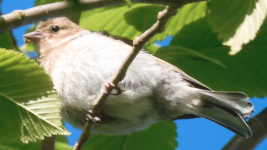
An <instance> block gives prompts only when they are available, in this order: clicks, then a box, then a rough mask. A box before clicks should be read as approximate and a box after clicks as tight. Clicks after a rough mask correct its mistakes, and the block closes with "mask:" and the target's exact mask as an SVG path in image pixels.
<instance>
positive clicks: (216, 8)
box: [207, 0, 267, 55]
mask: <svg viewBox="0 0 267 150" xmlns="http://www.w3.org/2000/svg"><path fill="white" fill-rule="evenodd" d="M207 12H208V13H207V18H208V22H209V23H210V24H211V26H212V28H213V30H214V31H215V32H218V33H219V39H222V40H223V44H224V45H227V46H230V47H231V51H230V53H229V54H231V55H233V54H236V53H237V52H239V51H240V50H241V49H242V45H243V44H247V43H248V42H250V40H253V39H254V38H255V37H256V34H257V32H258V31H259V29H260V27H261V25H262V23H263V21H264V20H265V17H266V15H267V0H223V1H222V0H210V1H209V2H208V11H207Z"/></svg>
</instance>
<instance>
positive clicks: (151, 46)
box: [143, 44, 160, 54]
mask: <svg viewBox="0 0 267 150" xmlns="http://www.w3.org/2000/svg"><path fill="white" fill-rule="evenodd" d="M143 48H144V50H145V51H147V52H149V53H152V54H155V53H156V52H157V51H158V49H159V48H160V45H158V44H146V45H145V46H144V47H143Z"/></svg>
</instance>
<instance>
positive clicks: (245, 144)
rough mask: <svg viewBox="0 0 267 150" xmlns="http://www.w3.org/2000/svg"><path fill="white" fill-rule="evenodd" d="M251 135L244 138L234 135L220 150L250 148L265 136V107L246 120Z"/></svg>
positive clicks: (266, 115) (266, 128)
mask: <svg viewBox="0 0 267 150" xmlns="http://www.w3.org/2000/svg"><path fill="white" fill-rule="evenodd" d="M248 124H249V125H250V127H251V129H252V132H253V136H252V137H251V138H249V139H245V138H243V137H240V136H238V135H235V136H234V137H233V138H232V139H231V140H230V141H229V142H228V143H227V144H226V145H225V146H224V147H223V149H222V150H239V149H240V150H252V149H254V148H255V147H256V146H257V145H258V144H259V143H260V142H262V141H263V140H264V139H265V138H266V137H267V108H265V109H264V110H263V111H262V112H260V113H259V114H258V115H257V116H255V117H253V118H251V119H250V120H249V121H248Z"/></svg>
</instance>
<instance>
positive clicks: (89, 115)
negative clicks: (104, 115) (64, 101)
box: [85, 110, 101, 123]
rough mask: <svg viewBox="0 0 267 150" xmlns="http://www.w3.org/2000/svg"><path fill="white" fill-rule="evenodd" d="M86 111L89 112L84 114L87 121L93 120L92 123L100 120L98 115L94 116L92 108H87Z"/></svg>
mask: <svg viewBox="0 0 267 150" xmlns="http://www.w3.org/2000/svg"><path fill="white" fill-rule="evenodd" d="M88 112H89V113H88V114H86V118H85V119H86V120H87V121H88V120H89V121H91V122H94V123H99V122H101V119H100V117H96V116H94V112H93V111H92V110H89V111H88Z"/></svg>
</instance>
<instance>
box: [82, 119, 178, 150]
mask: <svg viewBox="0 0 267 150" xmlns="http://www.w3.org/2000/svg"><path fill="white" fill-rule="evenodd" d="M175 130H176V125H175V123H174V122H167V121H165V122H159V123H157V124H154V125H152V126H150V127H149V128H148V129H147V130H144V131H141V132H135V133H132V134H130V135H121V136H107V135H92V136H91V137H90V140H89V141H88V142H87V143H86V144H85V146H84V147H83V148H84V149H96V150H106V149H112V150H163V149H164V150H174V149H175V148H176V147H177V141H176V140H175V138H176V136H177V133H176V131H175ZM103 143H104V144H103Z"/></svg>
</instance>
